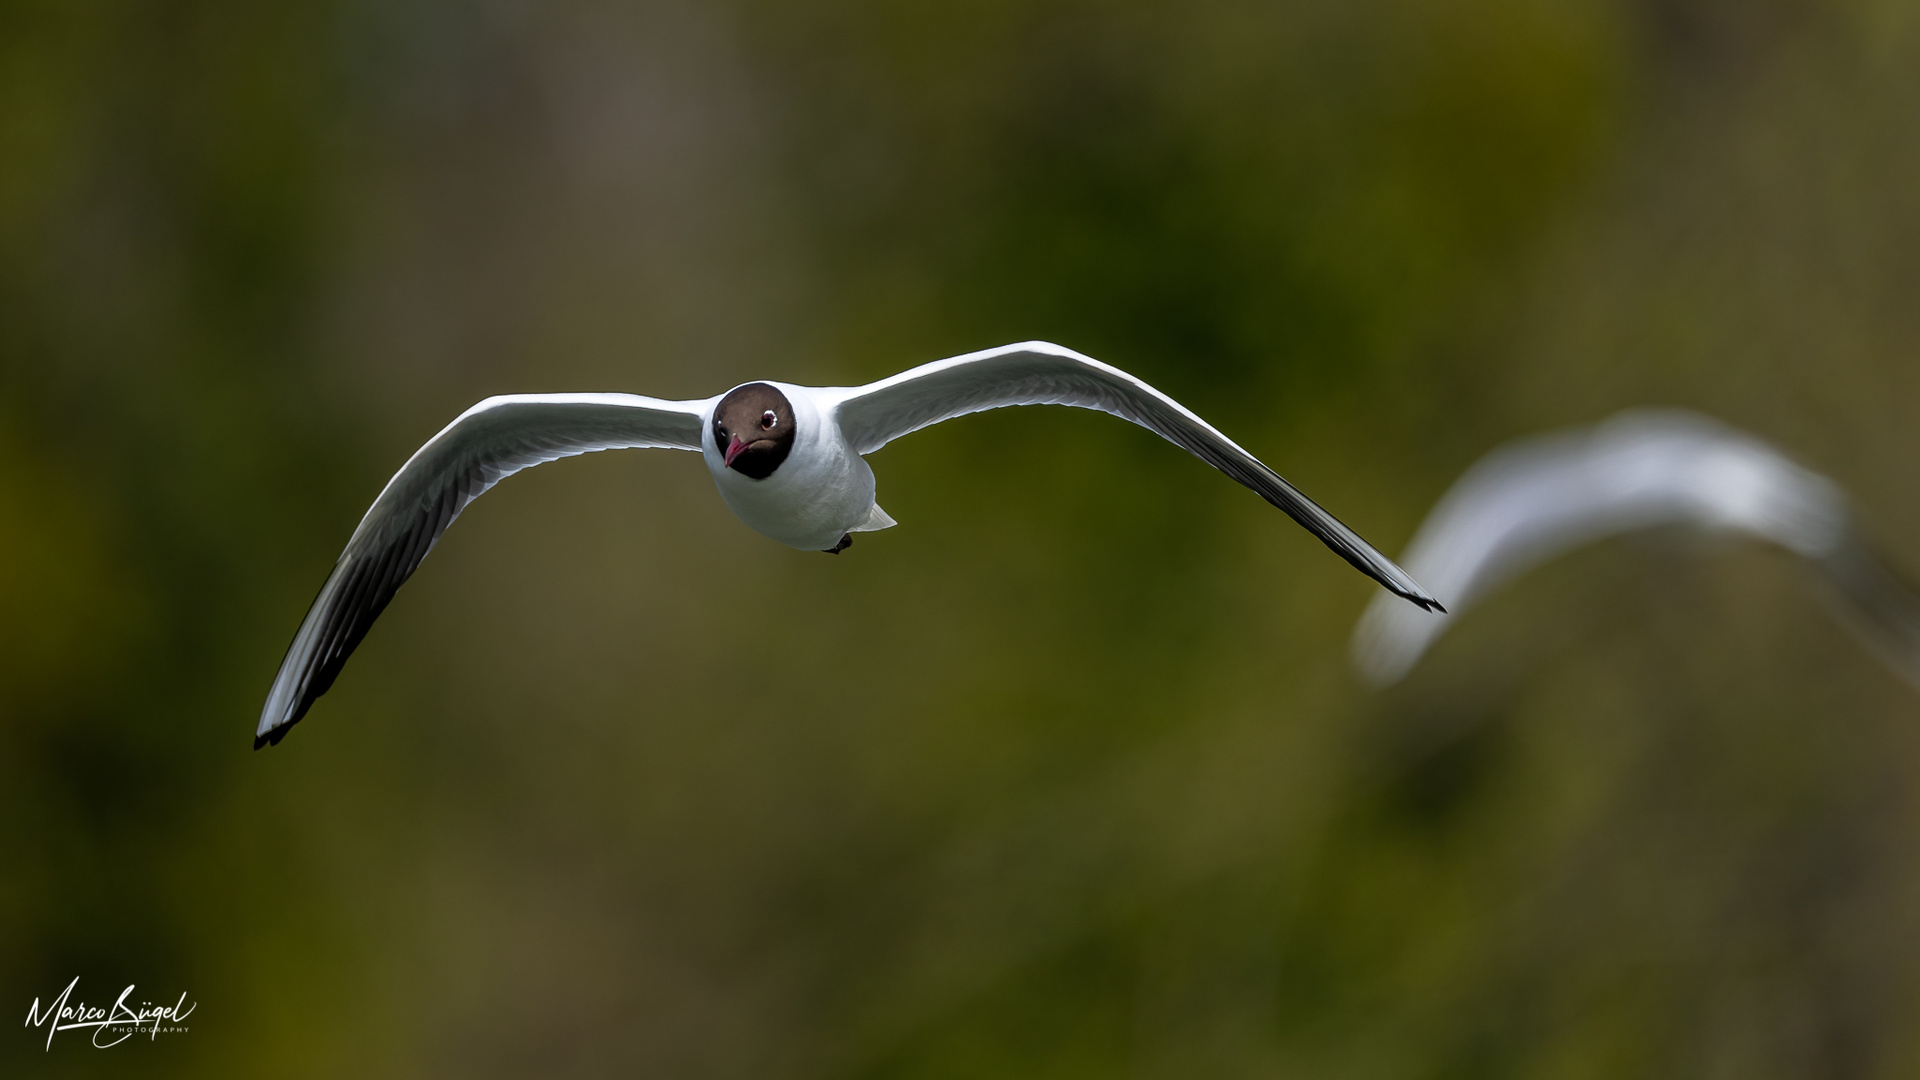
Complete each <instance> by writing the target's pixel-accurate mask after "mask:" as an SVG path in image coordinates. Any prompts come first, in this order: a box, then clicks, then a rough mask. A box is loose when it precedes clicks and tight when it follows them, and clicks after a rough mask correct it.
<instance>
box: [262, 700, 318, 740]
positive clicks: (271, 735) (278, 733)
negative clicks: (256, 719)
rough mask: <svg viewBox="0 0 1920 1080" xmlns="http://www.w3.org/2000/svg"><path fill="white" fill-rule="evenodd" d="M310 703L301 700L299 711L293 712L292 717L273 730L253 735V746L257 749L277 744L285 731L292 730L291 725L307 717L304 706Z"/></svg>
mask: <svg viewBox="0 0 1920 1080" xmlns="http://www.w3.org/2000/svg"><path fill="white" fill-rule="evenodd" d="M311 704H313V703H312V702H310V701H307V702H302V703H301V705H302V707H301V709H300V711H299V712H297V713H294V714H293V719H291V720H289V721H287V722H286V723H284V724H280V725H278V726H276V727H274V728H273V730H271V731H269V732H267V733H266V734H265V735H255V736H254V737H253V748H254V749H255V750H258V749H260V748H261V747H263V746H279V745H280V740H281V739H284V738H286V737H287V732H289V731H292V730H293V725H295V724H297V723H299V722H300V721H302V720H305V719H306V718H307V710H306V708H305V706H307V705H311Z"/></svg>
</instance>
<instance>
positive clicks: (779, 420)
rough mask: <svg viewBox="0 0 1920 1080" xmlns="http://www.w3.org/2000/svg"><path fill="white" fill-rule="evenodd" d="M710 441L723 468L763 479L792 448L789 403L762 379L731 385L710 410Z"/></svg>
mask: <svg viewBox="0 0 1920 1080" xmlns="http://www.w3.org/2000/svg"><path fill="white" fill-rule="evenodd" d="M713 444H714V445H715V446H717V447H719V448H720V456H721V457H723V458H725V459H726V462H727V468H729V469H732V470H733V471H734V472H737V473H740V474H741V475H743V476H748V477H751V478H753V479H755V480H765V479H766V478H767V477H769V476H772V475H773V470H775V469H777V468H779V467H780V463H781V462H783V461H785V460H787V454H788V453H789V452H791V451H792V450H793V403H792V402H789V401H788V400H787V395H785V394H783V393H781V392H780V391H779V390H778V389H776V388H774V387H771V386H768V385H767V384H766V383H748V384H746V385H745V386H737V387H735V388H733V389H732V390H731V391H729V392H728V393H727V396H726V397H723V398H721V399H720V405H719V407H718V408H716V409H714V410H713Z"/></svg>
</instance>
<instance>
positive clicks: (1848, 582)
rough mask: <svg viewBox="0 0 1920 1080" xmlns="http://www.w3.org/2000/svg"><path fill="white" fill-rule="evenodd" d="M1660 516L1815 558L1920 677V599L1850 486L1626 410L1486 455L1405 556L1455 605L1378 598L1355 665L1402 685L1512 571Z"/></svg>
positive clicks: (1721, 429)
mask: <svg viewBox="0 0 1920 1080" xmlns="http://www.w3.org/2000/svg"><path fill="white" fill-rule="evenodd" d="M1662 525H1690V526H1695V527H1699V528H1704V529H1709V530H1719V531H1730V532H1735V533H1742V534H1746V535H1749V536H1754V537H1758V538H1760V539H1763V540H1766V541H1769V542H1771V543H1774V544H1777V545H1779V546H1781V547H1783V548H1786V549H1787V550H1789V551H1792V552H1794V553H1795V554H1797V555H1800V556H1801V557H1803V558H1805V559H1807V560H1808V561H1809V563H1810V564H1811V565H1812V566H1813V567H1814V568H1815V569H1816V570H1817V571H1819V573H1820V574H1821V576H1822V577H1823V578H1824V579H1825V581H1826V582H1827V583H1828V585H1829V586H1830V587H1831V588H1832V590H1833V593H1834V594H1835V595H1836V597H1837V598H1838V599H1839V600H1841V601H1842V602H1843V604H1844V607H1843V612H1844V613H1845V614H1846V615H1847V616H1848V618H1849V622H1850V623H1851V624H1852V625H1853V626H1854V627H1855V628H1856V629H1858V630H1860V631H1861V632H1862V634H1863V636H1864V637H1865V638H1866V639H1867V640H1868V641H1869V643H1871V644H1873V645H1874V646H1875V647H1876V649H1878V651H1880V653H1881V655H1882V656H1883V657H1885V658H1886V659H1888V660H1889V661H1890V662H1891V663H1893V665H1894V666H1895V667H1898V668H1900V669H1901V670H1902V673H1903V674H1904V675H1906V677H1907V678H1909V679H1914V680H1917V681H1920V604H1916V602H1915V600H1914V598H1913V596H1912V594H1911V593H1910V592H1909V591H1908V590H1907V589H1906V587H1905V586H1904V585H1903V584H1901V583H1900V581H1899V579H1898V577H1897V576H1895V575H1894V574H1892V573H1891V572H1890V571H1888V570H1886V568H1885V567H1884V566H1882V565H1881V564H1880V562H1879V561H1878V560H1877V559H1876V558H1874V557H1873V555H1872V554H1871V553H1870V552H1869V551H1868V550H1867V548H1866V547H1865V545H1864V544H1862V543H1861V541H1860V540H1859V538H1858V537H1857V535H1856V534H1855V532H1854V529H1853V525H1852V520H1851V515H1850V514H1849V512H1848V510H1847V506H1846V500H1845V498H1844V496H1842V495H1841V493H1840V490H1839V489H1838V488H1837V487H1836V486H1834V484H1833V483H1832V482H1831V481H1829V480H1827V479H1826V478H1825V477H1822V476H1819V475H1817V474H1815V473H1812V472H1809V471H1807V470H1806V469H1804V468H1801V467H1800V466H1799V465H1796V464H1794V463H1793V462H1792V461H1790V460H1788V459H1787V458H1786V457H1785V456H1784V455H1782V454H1781V453H1779V452H1778V451H1776V450H1774V449H1773V448H1772V447H1770V446H1768V445H1767V444H1765V443H1763V442H1761V441H1760V440H1758V439H1755V438H1753V437H1751V436H1748V435H1745V434H1742V433H1740V432H1738V431H1735V430H1733V429H1731V428H1728V427H1726V426H1725V425H1722V424H1719V423H1716V422H1714V421H1712V420H1709V419H1707V418H1706V417H1703V416H1698V415H1695V414H1693V413H1687V412H1682V411H1678V410H1658V411H1655V410H1646V411H1635V412H1630V413H1623V414H1621V415H1620V416H1617V417H1615V418H1613V419H1612V420H1610V421H1608V422H1606V423H1604V424H1602V425H1600V426H1599V427H1597V428H1593V429H1591V430H1582V431H1576V432H1570V433H1563V434H1557V435H1548V436H1543V437H1539V438H1533V439H1525V440H1521V441H1519V442H1515V443H1512V444H1509V445H1508V446H1505V447H1502V448H1501V449H1499V450H1496V451H1494V452H1493V453H1491V454H1488V455H1487V456H1486V457H1484V458H1482V459H1481V460H1480V461H1479V462H1478V463H1476V464H1475V465H1474V466H1473V467H1472V468H1471V469H1469V470H1468V471H1467V472H1466V474H1465V475H1463V476H1462V477H1461V478H1460V479H1459V480H1458V481H1456V482H1455V483H1454V485H1453V487H1452V488H1451V489H1450V490H1448V492H1447V494H1446V495H1445V496H1444V497H1443V498H1442V499H1441V500H1440V502H1439V504H1438V505H1436V506H1435V507H1434V509H1433V512H1432V513H1430V514H1429V515H1428V516H1427V520H1426V521H1425V522H1424V523H1423V524H1422V525H1421V526H1420V530H1419V532H1418V533H1417V534H1415V536H1414V538H1413V543H1412V544H1411V545H1410V546H1409V547H1408V549H1407V554H1406V561H1407V565H1408V567H1410V568H1411V569H1412V571H1413V572H1414V573H1416V574H1418V575H1420V578H1421V580H1423V581H1425V582H1427V583H1428V584H1430V585H1431V586H1433V587H1434V588H1435V589H1438V590H1440V591H1441V593H1442V594H1443V595H1445V596H1446V597H1447V598H1448V599H1449V600H1451V601H1452V602H1453V605H1454V608H1453V610H1454V614H1453V615H1442V616H1440V617H1438V618H1434V617H1428V618H1413V619H1410V618H1407V617H1406V616H1405V613H1404V612H1402V611H1399V610H1397V605H1392V604H1383V603H1380V602H1379V601H1378V600H1377V599H1376V600H1375V601H1374V603H1373V604H1372V605H1371V606H1370V607H1369V608H1368V609H1367V612H1366V615H1365V616H1363V617H1362V619H1361V621H1360V625H1359V626H1358V627H1356V628H1355V631H1354V637H1353V660H1354V664H1355V666H1356V667H1358V668H1359V670H1360V672H1361V673H1362V674H1363V675H1365V676H1366V677H1367V678H1368V679H1369V680H1370V681H1372V682H1374V683H1376V684H1386V683H1391V682H1394V681H1395V680H1397V679H1399V678H1400V677H1401V676H1403V675H1405V674H1406V673H1407V671H1408V670H1410V669H1411V668H1412V667H1413V665H1414V664H1415V663H1416V662H1418V660H1419V659H1420V656H1421V655H1422V654H1423V653H1424V652H1426V650H1427V648H1428V647H1429V646H1430V645H1432V644H1433V642H1434V641H1435V639H1437V638H1438V637H1439V636H1440V635H1441V634H1442V633H1443V632H1445V630H1446V628H1447V626H1448V624H1449V623H1450V622H1451V620H1452V619H1453V618H1455V617H1457V616H1458V614H1459V613H1460V612H1461V611H1463V610H1465V609H1466V608H1467V607H1468V606H1469V605H1471V604H1472V603H1473V602H1474V601H1475V600H1477V599H1478V598H1479V597H1480V596H1482V595H1484V594H1485V593H1486V592H1488V591H1489V590H1490V589H1492V588H1493V587H1494V586H1496V585H1498V584H1499V583H1501V582H1502V581H1505V580H1506V579H1508V578H1510V577H1514V576H1516V575H1518V574H1520V573H1522V572H1524V571H1526V570H1528V569H1530V568H1531V567H1533V566H1535V565H1537V564H1539V563H1541V562H1545V561H1546V560H1548V559H1551V558H1553V557H1554V556H1557V555H1559V554H1561V553H1562V552H1565V551H1567V550H1570V549H1572V548H1575V547H1578V546H1580V545H1583V544H1586V543H1590V542H1593V541H1596V540H1599V539H1602V538H1604V537H1608V536H1614V535H1618V534H1620V533H1626V532H1632V531H1636V530H1640V529H1647V528H1653V527H1657V526H1662Z"/></svg>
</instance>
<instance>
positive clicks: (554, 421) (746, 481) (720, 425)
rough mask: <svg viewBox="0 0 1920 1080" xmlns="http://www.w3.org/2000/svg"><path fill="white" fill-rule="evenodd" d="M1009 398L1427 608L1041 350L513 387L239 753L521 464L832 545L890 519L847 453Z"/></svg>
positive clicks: (1117, 392) (1392, 578) (354, 547)
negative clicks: (1164, 471) (843, 369)
mask: <svg viewBox="0 0 1920 1080" xmlns="http://www.w3.org/2000/svg"><path fill="white" fill-rule="evenodd" d="M1008 405H1072V406H1076V407H1078V408H1083V409H1096V410H1099V411H1100V412H1105V413H1111V414H1112V415H1114V416H1118V417H1120V418H1121V419H1123V420H1131V421H1133V422H1134V423H1136V424H1139V425H1140V426H1142V427H1144V428H1147V429H1148V430H1150V431H1153V432H1155V433H1157V434H1159V435H1160V436H1162V437H1163V438H1165V439H1167V440H1168V441H1169V442H1172V443H1173V444H1174V445H1176V446H1179V447H1181V448H1183V449H1185V450H1187V451H1188V452H1190V453H1192V454H1193V455H1194V456H1195V457H1198V458H1199V459H1200V460H1202V461H1204V462H1206V463H1207V464H1209V465H1212V466H1213V467H1214V468H1216V469H1219V470H1220V471H1221V472H1223V473H1226V474H1227V475H1228V476H1230V477H1232V478H1234V479H1235V480H1238V481H1239V482H1240V483H1242V484H1245V485H1246V486H1247V487H1250V488H1252V489H1253V490H1254V491H1255V492H1257V493H1258V494H1259V495H1260V496H1261V497H1262V498H1264V499H1266V500H1267V501H1268V502H1270V503H1272V504H1273V505H1275V506H1277V507H1279V508H1280V509H1281V510H1283V511H1285V512H1286V513H1287V515H1288V516H1290V517H1292V518H1293V519H1294V520H1295V521H1297V522H1299V523H1300V524H1301V525H1304V526H1305V527H1306V528H1307V530H1308V531H1309V532H1311V533H1313V534H1314V535H1315V536H1317V537H1319V538H1320V540H1321V541H1322V542H1323V543H1325V544H1326V545H1327V546H1328V547H1330V548H1332V549H1333V550H1334V551H1335V552H1337V553H1339V555H1340V556H1341V557H1342V558H1344V559H1346V560H1347V561H1348V562H1350V563H1352V564H1353V565H1354V566H1355V567H1357V568H1359V570H1360V571H1361V572H1362V573H1364V574H1366V575H1367V576H1369V577H1371V578H1373V579H1374V580H1375V581H1378V582H1379V583H1380V584H1382V585H1384V586H1386V587H1387V588H1388V589H1391V590H1392V591H1393V592H1394V593H1395V594H1397V595H1399V596H1402V597H1405V598H1406V599H1408V600H1410V601H1412V602H1413V603H1414V604H1416V605H1418V606H1419V607H1421V608H1436V609H1437V608H1439V607H1440V605H1439V603H1438V602H1437V601H1435V600H1434V599H1433V597H1431V596H1429V595H1428V594H1427V592H1426V591H1425V590H1423V589H1422V588H1421V587H1420V586H1419V585H1417V584H1415V583H1414V580H1413V579H1412V578H1410V577H1408V576H1407V574H1406V573H1405V572H1404V571H1402V570H1401V569H1400V568H1399V567H1397V566H1395V565H1394V564H1393V563H1392V561H1391V560H1389V559H1387V557H1386V556H1384V555H1382V554H1380V553H1379V552H1378V551H1375V550H1374V549H1373V547H1372V545H1370V544H1368V543H1367V542H1366V541H1365V540H1362V539H1361V538H1360V537H1359V536H1357V535H1355V533H1354V532H1353V530H1351V529H1349V528H1347V527H1346V526H1345V525H1342V524H1341V523H1340V522H1339V521H1338V520H1336V519H1335V518H1334V516H1333V515H1332V514H1329V513H1327V512H1326V511H1325V510H1322V509H1320V507H1319V506H1317V505H1315V504H1314V502H1313V501H1312V500H1311V499H1309V498H1307V497H1306V496H1305V495H1302V494H1301V493H1300V492H1299V490H1298V489H1296V488H1295V487H1294V486H1293V485H1292V484H1289V483H1287V482H1286V481H1285V480H1283V479H1281V477H1280V475H1279V474H1278V473H1276V472H1274V471H1273V470H1272V469H1269V468H1267V467H1266V466H1265V465H1263V464H1261V462H1260V460H1259V459H1258V458H1255V457H1254V456H1253V455H1252V454H1249V453H1247V452H1246V451H1245V450H1242V449H1240V447H1239V446H1237V445H1235V444H1234V442H1233V441H1232V440H1230V439H1228V438H1227V437H1226V436H1225V435H1222V434H1220V433H1219V432H1218V431H1215V430H1214V429H1213V428H1212V427H1211V426H1209V425H1208V424H1207V422H1206V421H1204V420H1202V419H1200V418H1199V417H1198V416H1195V415H1194V414H1193V413H1191V412H1189V411H1188V410H1187V409H1185V408H1184V407H1182V406H1181V405H1180V403H1179V402H1176V401H1174V400H1173V399H1172V398H1170V397H1168V396H1166V395H1165V394H1162V393H1161V392H1160V391H1158V390H1155V389H1154V388H1153V387H1151V386H1148V385H1147V384H1146V383H1144V382H1141V381H1140V380H1139V379H1136V378H1134V377H1133V376H1131V375H1128V374H1127V373H1126V372H1124V371H1121V370H1119V369H1118V368H1113V367H1108V366H1107V365H1106V364H1102V363H1101V362H1099V361H1098V360H1093V359H1090V358H1088V357H1085V356H1082V355H1080V354H1079V353H1077V352H1074V351H1073V350H1071V349H1064V348H1061V347H1060V346H1058V345H1050V344H1048V343H1046V342H1042V341H1029V342H1026V343H1024V344H1020V345H1007V346H1004V347H1002V348H998V349H988V350H986V351H985V352H977V353H969V354H967V355H965V356H956V357H953V358H951V359H947V360H937V361H935V362H933V363H931V364H925V365H922V366H920V367H917V368H914V369H912V370H910V371H904V372H901V373H900V374H898V375H895V376H893V377H892V378H890V379H882V380H880V381H879V382H875V383H868V384H867V385H865V386H853V387H845V386H795V385H793V384H791V383H780V382H750V383H745V384H743V385H740V386H736V387H734V388H733V389H731V390H729V391H727V392H726V393H724V394H721V395H719V396H718V397H712V398H706V399H704V400H698V401H663V400H660V399H658V398H649V397H637V396H635V395H632V394H516V395H511V396H507V397H492V398H488V399H487V400H485V401H482V402H481V403H480V404H478V405H475V406H474V407H473V408H471V409H468V410H467V411H466V412H464V413H462V414H460V416H459V417H457V418H456V419H455V420H454V421H453V423H451V424H448V425H447V426H446V427H445V428H444V429H443V430H441V432H440V433H439V434H438V435H435V436H434V437H433V438H432V439H429V440H428V441H427V444H426V445H425V446H423V447H421V448H420V449H419V450H418V451H417V452H415V453H414V455H413V457H411V458H409V459H408V460H407V463H406V464H405V465H403V466H401V468H400V471H399V472H398V473H395V474H394V477H393V479H391V480H389V481H387V486H386V488H385V490H383V491H381V492H380V497H379V498H377V499H375V500H374V502H373V507H372V508H371V509H369V510H368V511H367V515H366V517H364V518H362V519H361V521H360V526H359V527H358V528H356V529H355V530H354V531H353V536H352V538H351V539H349V540H348V541H347V549H346V550H345V551H344V552H342V553H341V555H340V559H339V561H338V562H336V563H335V564H334V567H333V573H332V574H330V575H329V576H328V577H327V581H326V584H325V585H323V586H321V588H320V595H319V596H318V597H317V598H315V599H314V601H313V606H312V608H310V609H309V610H308V611H307V617H306V620H305V621H304V622H302V623H301V624H300V630H299V632H298V633H297V634H295V635H294V638H293V644H292V646H290V647H289V648H288V649H287V656H286V659H285V660H282V661H281V662H280V672H279V674H278V675H276V676H275V677H274V680H273V688H272V690H271V691H269V692H268V694H267V704H266V707H265V708H264V709H262V710H261V713H260V726H259V727H258V728H257V729H255V732H254V748H255V749H258V748H259V747H260V746H262V745H264V744H267V743H277V742H279V741H280V740H281V738H282V737H284V736H285V735H286V733H287V729H288V728H290V727H292V726H293V725H294V724H295V723H298V722H299V720H300V718H301V717H303V716H305V715H306V713H307V710H308V709H309V708H310V707H312V705H313V702H314V699H315V698H318V697H319V696H320V695H321V694H324V693H326V692H327V688H328V687H330V686H332V685H333V680H334V678H335V677H336V676H338V675H339V674H340V668H341V665H343V664H345V663H346V660H347V657H348V656H349V655H351V654H352V652H353V650H354V647H355V646H357V645H359V644H360V639H361V638H363V637H365V636H366V633H367V628H368V627H370V626H372V625H373V620H374V619H376V618H378V617H379V615H380V612H381V611H382V610H383V609H385V608H386V606H387V602H388V601H390V600H392V599H393V594H394V592H395V590H397V589H399V588H400V585H401V583H402V582H404V581H406V580H407V577H408V576H409V575H411V574H412V573H413V571H414V569H415V568H417V567H418V566H419V565H420V560H421V559H423V558H425V557H426V554H427V552H428V551H430V550H432V549H433V545H434V542H435V541H437V540H439V539H440V534H441V533H443V532H445V531H446V529H447V526H448V525H451V524H453V519H454V518H456V517H458V516H459V515H460V511H461V509H462V508H463V507H465V506H466V505H467V504H468V503H470V502H472V501H473V500H474V499H476V498H478V497H479V496H480V494H481V493H482V492H484V491H486V490H487V489H488V488H490V487H492V486H493V485H495V484H497V483H499V482H500V481H501V480H503V479H505V478H506V477H508V476H510V475H512V474H514V473H516V472H519V471H520V470H521V469H525V468H529V467H531V466H534V465H539V464H541V463H543V462H548V461H554V460H556V459H559V458H563V457H571V456H573V455H575V454H589V453H593V452H595V451H598V450H615V449H626V448H636V447H667V448H670V449H675V450H694V451H698V452H699V453H700V455H701V456H702V457H703V458H704V459H705V460H706V464H707V469H708V470H709V471H710V472H712V473H713V482H714V484H715V485H716V486H717V487H718V488H719V489H720V498H721V499H722V500H724V501H725V502H726V504H727V506H728V507H729V508H730V509H732V511H733V512H734V514H736V515H737V516H738V517H739V518H740V520H741V521H744V522H746V523H747V524H748V525H749V526H751V527H752V528H754V529H755V530H757V531H759V532H761V533H764V534H765V535H767V536H770V537H772V538H773V539H775V540H778V541H780V542H781V543H783V544H788V545H791V546H793V547H796V548H801V549H810V550H815V551H828V552H840V551H843V550H845V549H846V548H847V546H848V545H849V544H851V543H853V534H854V533H857V532H871V531H874V530H877V529H884V528H887V527H889V526H891V525H892V524H893V523H894V521H893V519H892V518H890V517H888V516H887V513H886V511H884V510H882V509H880V506H879V504H878V503H876V502H874V498H873V493H874V482H873V470H871V469H869V468H868V467H867V463H866V461H865V459H864V457H863V455H866V454H870V453H872V452H874V451H875V450H878V449H880V448H881V447H882V446H885V445H886V444H887V443H889V442H892V441H893V440H894V439H897V438H899V437H900V436H902V435H905V434H907V433H908V432H912V431H918V430H920V429H921V428H923V427H927V426H928V425H930V424H937V423H939V422H940V421H942V420H950V419H952V418H953V417H956V416H964V415H966V414H968V413H975V412H981V411H983V410H986V409H997V408H1001V407H1003V406H1008Z"/></svg>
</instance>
